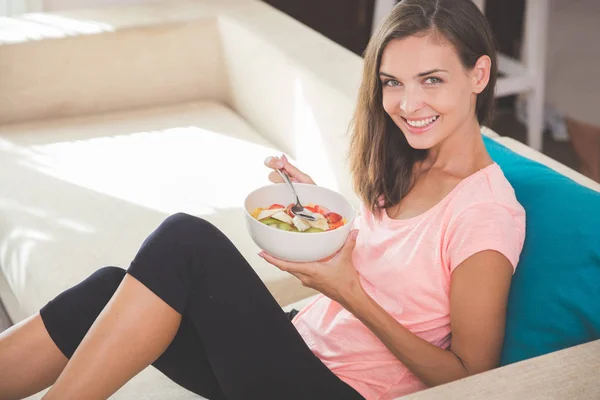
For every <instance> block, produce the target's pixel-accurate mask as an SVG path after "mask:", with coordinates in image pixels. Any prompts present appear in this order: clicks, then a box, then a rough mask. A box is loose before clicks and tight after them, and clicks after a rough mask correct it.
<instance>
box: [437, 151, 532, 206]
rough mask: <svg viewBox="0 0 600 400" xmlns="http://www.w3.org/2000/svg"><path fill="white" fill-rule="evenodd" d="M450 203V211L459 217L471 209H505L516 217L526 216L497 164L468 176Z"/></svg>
mask: <svg viewBox="0 0 600 400" xmlns="http://www.w3.org/2000/svg"><path fill="white" fill-rule="evenodd" d="M459 186H460V187H459V188H458V189H459V190H456V191H455V193H454V196H453V198H452V199H451V201H450V202H449V203H448V211H449V212H451V213H452V214H455V215H459V214H462V213H464V212H465V211H467V210H471V209H484V210H485V209H489V210H494V209H499V208H503V209H505V210H507V211H509V212H510V214H512V215H513V216H515V217H521V216H523V217H524V215H525V210H524V209H523V206H522V205H521V204H520V203H519V201H518V200H517V197H516V194H515V190H514V188H513V187H512V185H511V184H510V182H509V181H508V179H507V178H506V176H505V175H504V172H502V169H501V168H500V166H499V165H498V164H496V163H493V164H490V165H489V166H487V167H485V168H483V169H481V170H479V171H477V172H476V173H474V174H473V175H470V176H468V177H467V178H465V179H464V180H463V181H462V182H461V183H460V184H459Z"/></svg>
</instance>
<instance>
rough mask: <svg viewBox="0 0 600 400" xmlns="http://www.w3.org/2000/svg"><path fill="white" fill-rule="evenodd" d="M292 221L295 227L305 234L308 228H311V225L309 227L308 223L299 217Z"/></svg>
mask: <svg viewBox="0 0 600 400" xmlns="http://www.w3.org/2000/svg"><path fill="white" fill-rule="evenodd" d="M292 221H293V223H294V226H295V227H296V228H297V229H298V231H300V232H304V231H305V230H307V229H308V228H310V225H308V224H307V223H306V221H304V220H303V219H300V218H299V217H294V218H293V220H292Z"/></svg>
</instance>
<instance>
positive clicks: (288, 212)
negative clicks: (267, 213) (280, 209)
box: [285, 204, 295, 218]
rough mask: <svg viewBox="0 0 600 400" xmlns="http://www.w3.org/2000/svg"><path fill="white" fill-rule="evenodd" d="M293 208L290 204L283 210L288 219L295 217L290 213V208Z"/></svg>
mask: <svg viewBox="0 0 600 400" xmlns="http://www.w3.org/2000/svg"><path fill="white" fill-rule="evenodd" d="M293 206H294V205H293V204H290V205H288V206H287V207H286V208H285V213H286V214H287V215H289V216H290V218H294V217H295V215H294V214H293V213H292V207H293Z"/></svg>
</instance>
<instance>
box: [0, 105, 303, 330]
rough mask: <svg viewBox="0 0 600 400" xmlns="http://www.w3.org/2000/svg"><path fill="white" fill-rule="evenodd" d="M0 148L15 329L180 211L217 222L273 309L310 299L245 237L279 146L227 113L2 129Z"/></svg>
mask: <svg viewBox="0 0 600 400" xmlns="http://www.w3.org/2000/svg"><path fill="white" fill-rule="evenodd" d="M0 152H1V156H0V169H1V170H2V171H3V181H2V193H3V194H2V197H1V198H0V205H1V206H2V208H3V212H2V213H0V232H1V236H0V238H1V239H0V257H1V261H2V263H1V268H2V273H3V275H4V277H5V279H6V282H7V283H8V285H9V288H7V287H6V285H4V286H3V291H4V293H2V298H3V299H6V300H5V303H6V306H7V309H8V312H9V315H10V316H11V317H12V319H13V321H19V320H21V319H23V318H25V317H26V316H29V315H31V314H33V313H35V312H36V311H37V310H38V309H39V308H40V307H41V306H43V305H44V304H45V303H46V302H47V301H48V300H50V299H51V298H53V297H54V296H56V295H57V294H58V293H60V292H61V291H63V290H65V289H66V288H68V287H70V286H72V285H73V284H75V283H77V282H79V281H81V280H82V279H84V278H85V277H86V276H88V275H89V274H90V273H91V272H93V271H94V270H96V269H97V268H100V267H102V266H105V265H118V266H122V267H125V268H126V267H127V266H128V264H129V262H130V261H131V259H132V258H133V256H134V255H135V253H136V251H137V249H138V248H139V246H140V244H141V243H142V241H143V239H144V238H145V237H146V236H147V235H148V234H149V233H150V232H151V231H152V230H154V229H155V228H156V227H157V226H158V225H159V224H160V222H161V221H162V220H163V219H164V218H165V217H166V216H168V215H169V214H172V213H175V212H178V211H183V212H188V213H190V214H194V215H198V216H201V217H203V218H206V219H207V220H209V221H211V222H213V223H214V224H215V225H217V226H218V227H219V228H220V229H221V230H222V231H223V232H224V233H225V234H226V235H227V236H228V237H229V238H230V239H231V240H232V241H233V242H234V244H235V245H236V246H237V247H238V248H239V249H240V251H241V252H242V254H243V255H244V256H245V257H246V258H247V259H248V260H249V261H250V263H251V264H252V265H253V266H254V267H255V269H256V271H257V272H258V274H259V276H260V277H261V278H262V279H263V281H264V282H265V283H266V284H267V285H268V286H269V288H270V289H271V290H272V292H273V294H274V295H275V296H276V298H277V299H278V301H280V303H281V304H287V303H289V302H291V301H294V300H297V299H299V298H302V297H305V296H306V295H307V294H308V293H309V291H308V290H304V291H303V290H302V288H301V286H300V285H299V284H298V283H297V282H296V280H295V279H294V278H293V277H291V276H290V275H288V274H286V273H283V272H281V271H279V270H278V269H276V268H274V267H273V266H271V265H269V264H267V263H266V262H265V261H264V260H262V259H261V258H260V257H258V255H257V253H258V251H259V249H258V247H257V246H256V245H255V244H254V243H253V242H252V240H251V239H250V237H249V235H248V234H247V232H246V228H245V225H244V217H243V201H244V198H245V196H246V195H247V194H248V193H249V192H250V191H252V190H254V189H255V188H256V187H258V186H261V185H264V184H268V179H267V172H268V171H267V169H266V168H265V167H264V165H263V164H262V161H263V160H264V158H265V157H267V156H268V155H272V154H278V149H277V148H276V146H274V145H272V144H271V143H270V142H269V141H268V140H266V139H265V138H264V137H263V136H261V135H260V134H259V133H257V132H256V131H254V129H253V128H252V127H250V126H249V125H248V124H247V123H246V122H245V121H244V120H243V119H241V118H240V117H239V116H237V115H236V113H235V112H233V111H232V110H230V109H229V108H227V107H225V106H223V105H220V104H218V103H212V102H198V103H189V104H183V105H179V106H170V107H164V108H155V109H146V110H143V111H132V112H123V113H114V114H107V115H99V116H92V117H84V118H78V119H70V120H57V121H51V122H44V123H31V124H22V125H18V126H12V127H11V126H4V127H0ZM9 290H10V292H12V293H10V292H9V293H6V292H7V291H9ZM13 300H14V301H13Z"/></svg>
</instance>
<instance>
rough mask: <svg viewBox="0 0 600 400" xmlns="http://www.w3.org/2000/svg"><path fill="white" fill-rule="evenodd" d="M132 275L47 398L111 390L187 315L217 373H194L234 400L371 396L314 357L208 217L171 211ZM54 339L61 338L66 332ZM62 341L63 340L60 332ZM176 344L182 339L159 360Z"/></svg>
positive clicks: (147, 358) (146, 245) (141, 253)
mask: <svg viewBox="0 0 600 400" xmlns="http://www.w3.org/2000/svg"><path fill="white" fill-rule="evenodd" d="M128 272H129V275H128V276H127V278H125V279H124V280H123V284H122V285H121V287H120V288H119V290H118V292H117V293H116V294H115V295H114V296H113V298H112V299H111V301H110V303H109V305H108V306H107V307H106V308H105V309H104V311H103V312H102V315H101V316H100V317H99V318H98V319H97V320H96V322H95V323H94V325H93V326H92V328H91V329H90V331H89V332H88V334H87V335H86V336H85V340H83V341H82V343H81V345H80V346H79V347H78V348H77V351H76V352H75V354H74V355H73V358H72V359H71V361H70V362H69V364H68V365H67V367H66V368H65V370H64V371H63V373H62V374H61V376H60V377H59V379H58V380H57V382H56V384H55V386H54V387H53V388H52V389H51V391H50V393H49V394H48V398H61V399H63V398H64V399H68V398H75V397H77V396H78V395H79V396H80V395H81V393H85V394H86V398H90V399H91V398H106V397H108V395H110V393H112V392H113V391H114V390H116V389H117V388H118V387H120V386H121V385H122V384H123V383H124V382H125V381H126V380H127V379H129V378H130V377H131V376H133V375H134V374H135V373H137V372H138V371H139V370H140V369H142V368H143V366H144V364H147V363H149V362H151V359H152V358H155V357H158V355H159V354H160V350H161V347H162V348H164V346H166V344H165V343H166V342H168V340H167V339H168V336H169V334H171V335H174V333H173V330H172V326H173V325H176V322H177V318H178V317H179V316H181V315H184V320H186V318H189V321H190V325H193V327H194V331H195V334H196V335H197V338H198V340H199V343H200V344H201V345H200V347H201V350H200V351H198V352H196V353H197V354H195V355H197V356H198V357H199V358H203V361H202V362H199V364H200V365H205V366H209V367H210V368H208V369H210V372H209V373H207V371H206V370H202V368H198V369H194V370H192V372H193V373H194V374H196V375H193V374H192V375H191V377H192V378H190V379H192V380H201V379H205V378H206V377H210V378H208V380H209V381H210V380H211V379H213V378H214V379H213V382H212V383H213V384H214V386H218V387H220V390H222V392H223V393H224V394H225V397H226V398H227V399H229V400H234V399H247V398H264V399H280V398H286V399H306V398H311V399H321V398H322V399H332V400H333V399H362V397H361V396H360V395H358V394H357V393H356V392H355V391H354V390H352V389H351V388H350V387H349V386H347V385H345V384H344V383H343V382H341V381H340V380H339V379H338V378H337V377H336V376H335V375H334V374H333V373H331V371H329V370H328V369H327V368H326V367H325V366H324V365H323V364H322V363H321V362H320V360H319V359H318V358H317V357H315V356H314V354H312V352H311V351H310V349H309V348H308V347H307V346H306V344H305V343H304V341H303V340H302V338H301V337H300V335H299V334H298V332H297V331H296V330H295V329H294V327H293V325H292V324H291V323H290V322H289V320H288V319H287V317H286V315H285V313H283V311H282V310H281V308H279V306H278V305H277V303H276V302H275V300H274V299H273V297H272V296H271V295H270V293H269V292H268V290H267V289H266V287H265V286H264V285H263V284H262V282H261V281H260V279H259V278H258V276H257V275H256V274H255V273H254V271H253V270H252V268H251V267H250V266H249V265H248V264H247V262H246V261H245V260H244V259H243V257H242V256H241V254H240V253H239V252H238V251H237V250H236V249H235V247H234V246H233V244H232V243H231V242H230V241H229V240H228V239H227V238H226V237H225V236H224V235H223V234H222V233H221V232H220V231H218V230H217V229H216V228H215V227H214V226H212V225H210V224H209V223H207V222H206V221H203V220H200V219H198V218H194V217H190V216H188V215H185V214H177V215H175V216H172V217H170V218H168V219H167V220H166V221H165V222H164V223H163V224H162V225H161V226H160V227H159V228H158V229H157V230H156V231H155V232H154V233H153V234H152V235H151V236H150V237H149V238H148V239H147V240H146V241H145V242H144V245H143V246H142V248H141V249H140V251H139V252H138V255H137V256H136V258H135V260H134V261H133V263H132V265H131V267H130V269H129V271H128ZM140 282H141V284H140ZM148 289H149V290H148ZM148 292H149V293H154V294H155V295H156V296H157V297H156V296H155V297H156V298H153V297H151V296H149V295H148ZM134 294H135V295H134ZM158 298H160V299H161V300H157V299H158ZM161 302H163V303H161ZM71 303H76V302H73V301H71ZM141 303H147V304H141ZM148 304H152V305H151V306H148ZM167 305H168V306H167ZM168 307H170V308H172V309H169V308H168ZM57 309H58V308H57ZM173 310H174V311H175V313H174V314H173ZM55 314H57V313H55ZM156 314H158V316H157V315H156ZM42 315H43V314H42ZM179 318H180V317H179ZM153 319H154V321H155V323H145V322H147V321H148V320H150V321H152V320H153ZM163 319H164V321H167V322H168V323H167V324H166V325H165V324H163V322H164V321H163ZM132 320H135V321H137V323H132ZM50 325H51V326H52V325H53V324H50ZM182 326H183V324H182ZM49 332H50V334H51V336H53V329H49ZM57 332H58V333H57ZM165 332H167V333H168V334H165ZM186 332H187V333H188V334H189V331H186ZM67 333H68V332H67ZM55 336H61V335H60V330H59V329H57V330H56V332H55V333H54V336H53V338H54V337H55ZM143 336H150V339H144V337H143ZM55 341H56V342H57V344H59V347H61V345H60V343H61V338H60V337H57V338H56V339H55ZM107 343H108V345H107ZM167 344H168V343H167ZM75 347H77V346H76V345H75ZM181 347H182V348H184V349H186V348H187V347H188V346H181ZM170 348H173V343H172V344H171V346H169V348H168V349H167V351H165V353H164V354H163V356H161V357H160V359H158V360H157V362H156V363H155V365H156V366H157V367H159V364H160V363H161V361H162V360H163V357H164V356H165V355H167V354H168V353H169V349H170ZM177 361H178V360H177V357H175V362H174V363H169V365H170V366H171V367H172V368H173V369H174V370H178V367H180V366H181V365H182V364H180V363H178V362H177ZM119 364H121V365H119ZM71 366H74V367H72V368H71ZM161 370H163V372H168V371H166V370H165V368H163V369H161ZM186 370H187V369H186ZM179 372H181V371H180V370H179ZM167 375H168V373H167ZM172 379H173V378H172ZM174 380H176V379H174ZM176 381H177V380H176ZM214 381H216V383H215V382H214ZM201 394H202V393H201ZM53 396H54V397H53ZM206 397H209V398H215V399H216V398H220V397H219V395H218V394H217V395H216V396H212V395H209V396H206Z"/></svg>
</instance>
